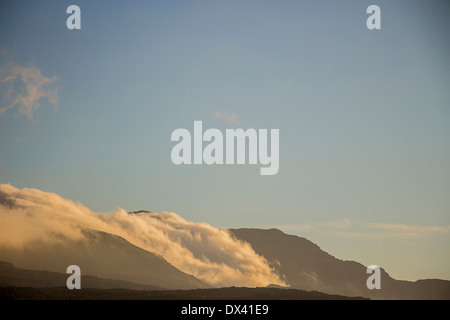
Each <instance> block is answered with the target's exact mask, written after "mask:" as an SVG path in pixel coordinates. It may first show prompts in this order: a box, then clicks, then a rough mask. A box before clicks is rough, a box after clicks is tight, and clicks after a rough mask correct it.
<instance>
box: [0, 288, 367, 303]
mask: <svg viewBox="0 0 450 320" xmlns="http://www.w3.org/2000/svg"><path fill="white" fill-rule="evenodd" d="M0 299H1V300H10V299H12V300H69V299H70V300H349V299H350V300H353V299H361V298H349V297H345V296H339V295H328V294H325V293H321V292H314V291H313V292H309V291H304V290H295V289H277V288H235V287H231V288H218V289H192V290H130V289H92V288H86V289H81V290H69V289H67V288H65V287H58V288H30V287H0Z"/></svg>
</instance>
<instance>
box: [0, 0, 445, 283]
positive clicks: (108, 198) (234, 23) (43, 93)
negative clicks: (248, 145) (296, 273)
mask: <svg viewBox="0 0 450 320" xmlns="http://www.w3.org/2000/svg"><path fill="white" fill-rule="evenodd" d="M72 4H76V5H78V6H79V7H80V9H81V29H80V30H69V29H68V28H67V27H66V20H67V18H68V17H69V14H67V13H66V9H67V7H68V6H69V5H72ZM372 4H376V5H378V6H379V7H380V8H381V29H380V30H368V28H367V27H366V20H367V18H368V17H369V14H367V13H366V9H367V7H368V6H369V5H372ZM449 14H450V5H449V4H448V3H447V2H446V1H436V0H433V1H395V2H393V1H356V0H355V1H170V2H169V1H127V2H124V1H81V0H77V1H35V0H33V1H2V2H1V4H0V59H1V60H0V66H1V71H0V72H1V78H0V103H1V105H0V182H1V183H10V184H11V185H13V186H14V187H17V188H36V189H39V190H43V191H47V192H54V193H57V194H59V195H61V196H63V197H65V198H68V199H71V200H74V201H79V202H81V203H82V204H83V205H85V206H87V207H88V208H90V209H91V210H94V211H96V212H110V211H114V210H117V209H118V208H123V209H125V210H128V211H132V210H140V209H145V210H151V211H154V212H161V211H169V212H176V213H177V214H178V215H180V216H181V217H183V218H184V219H187V220H189V221H195V222H207V223H209V224H211V225H213V226H215V227H219V228H235V227H258V228H271V227H277V228H280V229H281V230H283V231H285V232H287V233H290V234H296V235H299V236H303V237H306V238H308V239H310V240H311V241H313V242H315V243H317V244H318V245H319V246H320V247H321V248H322V249H324V250H325V251H327V252H329V253H330V254H332V255H335V256H336V257H338V258H341V259H346V260H357V261H359V262H361V263H363V264H365V265H371V264H375V265H380V266H382V267H384V268H385V269H386V270H387V272H388V273H389V274H390V275H391V276H394V277H396V278H398V279H405V280H417V279H420V278H442V279H449V280H450V255H449V254H448V252H450V143H449V141H450V91H449V90H448V89H449V88H450V41H449V39H448V30H450V21H449V20H448V17H449ZM195 120H201V121H203V127H204V129H206V128H217V129H219V130H221V131H222V132H225V130H226V129H237V128H243V129H244V130H246V129H248V128H255V129H279V132H280V142H279V144H280V146H279V147H280V153H279V157H280V160H279V161H280V167H279V171H278V173H277V174H276V175H272V176H263V175H260V174H259V170H260V165H259V164H258V165H249V164H244V165H211V166H208V165H205V164H204V165H179V166H177V165H174V164H173V163H172V161H171V157H170V155H171V150H172V148H173V147H174V145H175V144H176V143H175V142H172V141H171V134H172V132H173V131H174V130H175V129H177V128H186V129H188V130H189V131H190V132H193V123H194V121H195Z"/></svg>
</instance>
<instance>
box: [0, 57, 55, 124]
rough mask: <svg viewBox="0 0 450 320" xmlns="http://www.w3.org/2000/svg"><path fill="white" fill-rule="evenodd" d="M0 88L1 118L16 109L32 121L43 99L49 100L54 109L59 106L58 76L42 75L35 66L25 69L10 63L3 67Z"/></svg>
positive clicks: (0, 72)
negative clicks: (5, 113) (0, 97)
mask: <svg viewBox="0 0 450 320" xmlns="http://www.w3.org/2000/svg"><path fill="white" fill-rule="evenodd" d="M0 86H2V87H3V88H2V95H3V96H2V101H1V106H0V116H1V115H2V114H3V113H4V112H5V111H7V110H9V109H13V108H16V109H17V110H18V114H21V115H24V116H26V117H27V118H28V119H30V120H32V119H33V114H34V112H36V110H37V109H39V107H40V106H41V101H42V99H47V100H48V102H49V103H50V104H51V105H52V106H54V107H56V106H57V104H58V89H57V88H56V76H53V77H51V78H48V77H46V76H44V75H42V73H41V71H40V70H39V68H38V67H37V66H36V65H35V64H31V65H30V66H28V67H24V66H20V65H17V64H15V63H9V64H7V65H5V66H3V67H2V68H1V69H0Z"/></svg>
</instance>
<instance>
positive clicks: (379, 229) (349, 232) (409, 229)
mask: <svg viewBox="0 0 450 320" xmlns="http://www.w3.org/2000/svg"><path fill="white" fill-rule="evenodd" d="M277 228H279V229H281V230H285V231H291V232H292V231H294V232H302V233H320V234H327V235H332V236H337V237H341V238H355V239H356V238H359V239H372V238H393V237H395V238H420V237H423V236H427V235H449V234H450V225H447V226H426V225H413V224H393V223H365V222H359V221H352V220H350V219H342V220H334V221H323V222H312V223H306V224H296V225H281V226H278V227H277Z"/></svg>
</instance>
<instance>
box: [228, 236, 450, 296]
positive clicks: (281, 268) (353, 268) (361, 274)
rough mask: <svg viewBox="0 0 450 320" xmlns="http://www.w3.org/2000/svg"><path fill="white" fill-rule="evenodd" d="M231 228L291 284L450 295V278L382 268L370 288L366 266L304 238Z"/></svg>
mask: <svg viewBox="0 0 450 320" xmlns="http://www.w3.org/2000/svg"><path fill="white" fill-rule="evenodd" d="M229 231H230V232H232V234H234V236H235V237H236V238H238V239H240V240H242V241H246V242H248V243H249V244H250V245H251V246H252V247H253V249H254V250H255V251H256V252H257V253H258V254H260V255H262V256H263V257H265V258H266V259H267V260H268V261H269V262H270V263H271V266H272V267H273V268H274V269H275V270H276V271H277V272H278V273H279V274H280V275H282V276H284V280H285V281H286V282H287V283H288V284H289V285H290V286H291V287H292V288H296V289H302V290H308V291H320V292H325V293H328V294H338V295H345V296H362V297H369V298H373V299H450V281H446V280H438V279H427V280H419V281H415V282H411V281H400V280H396V279H393V278H392V277H391V276H390V275H389V274H388V273H387V272H386V271H385V270H383V269H381V289H380V290H369V289H367V286H366V280H367V278H368V276H369V275H368V274H367V273H366V270H367V268H366V267H365V266H363V265H362V264H361V263H358V262H355V261H343V260H340V259H337V258H335V257H333V256H332V255H330V254H328V253H327V252H325V251H323V250H322V249H320V247H319V246H318V245H316V244H314V243H313V242H311V241H309V240H307V239H305V238H301V237H298V236H293V235H287V234H285V233H283V232H282V231H280V230H277V229H269V230H262V229H230V230H229Z"/></svg>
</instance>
